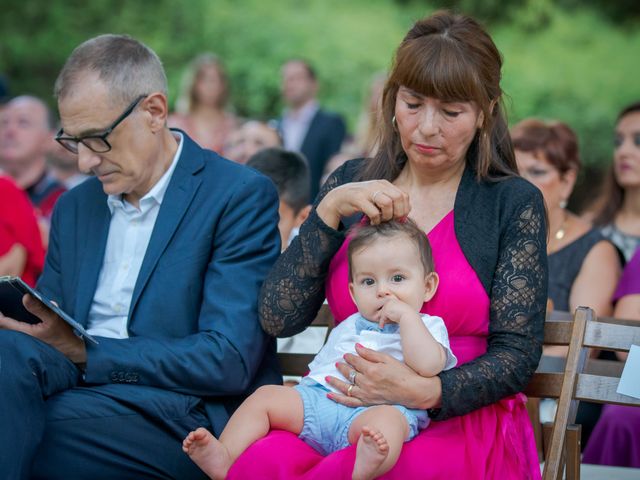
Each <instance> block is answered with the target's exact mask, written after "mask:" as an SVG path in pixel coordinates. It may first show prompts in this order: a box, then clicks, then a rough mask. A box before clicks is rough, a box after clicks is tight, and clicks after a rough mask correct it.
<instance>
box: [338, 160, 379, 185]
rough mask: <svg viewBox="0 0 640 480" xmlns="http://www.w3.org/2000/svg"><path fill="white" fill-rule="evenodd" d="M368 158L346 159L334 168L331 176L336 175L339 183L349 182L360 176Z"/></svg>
mask: <svg viewBox="0 0 640 480" xmlns="http://www.w3.org/2000/svg"><path fill="white" fill-rule="evenodd" d="M368 160H370V159H368V158H354V159H351V160H347V161H346V162H344V163H343V164H342V165H340V166H339V167H338V168H336V169H335V171H334V172H333V173H332V174H331V176H334V177H336V180H337V181H338V183H339V184H343V183H349V182H351V181H353V180H355V179H357V178H358V177H359V176H360V174H361V173H362V170H363V169H364V167H365V165H366V163H367V161H368Z"/></svg>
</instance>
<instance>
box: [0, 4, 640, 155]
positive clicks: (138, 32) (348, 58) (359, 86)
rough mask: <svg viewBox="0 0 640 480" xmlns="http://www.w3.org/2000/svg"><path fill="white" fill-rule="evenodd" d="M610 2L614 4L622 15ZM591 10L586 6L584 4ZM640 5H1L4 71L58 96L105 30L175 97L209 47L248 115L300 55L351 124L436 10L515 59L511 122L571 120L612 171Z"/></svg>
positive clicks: (275, 92) (639, 70) (633, 81)
mask: <svg viewBox="0 0 640 480" xmlns="http://www.w3.org/2000/svg"><path fill="white" fill-rule="evenodd" d="M612 3H613V5H612ZM585 5H586V6H585ZM639 5H640V2H637V1H635V0H633V1H632V0H619V1H618V2H609V1H605V0H584V1H580V2H579V1H577V0H559V1H558V2H552V1H551V0H511V1H505V0H484V1H482V2H477V1H473V0H449V1H441V2H437V1H436V0H432V1H431V2H425V1H418V0H415V1H412V0H404V1H402V0H396V1H390V0H349V1H345V0H306V1H305V0H272V1H270V0H189V1H179V0H137V1H135V2H132V1H125V0H108V1H107V0H92V1H90V2H87V1H86V0H82V1H81V0H67V1H63V0H49V1H47V2H45V1H44V0H3V1H2V6H3V7H2V15H1V17H0V72H2V73H4V75H6V76H7V77H8V78H9V79H10V84H11V91H12V93H13V94H14V95H17V94H22V93H33V94H36V95H39V96H42V97H44V98H46V99H47V100H49V101H50V102H51V104H52V105H53V103H54V102H53V98H52V97H51V90H52V85H53V81H54V80H55V77H56V74H57V72H58V71H59V69H60V68H61V66H62V63H63V62H64V59H65V58H66V56H67V55H68V54H69V53H70V52H71V50H72V49H73V47H74V46H76V45H77V44H78V43H80V42H81V41H83V40H85V39H87V38H89V37H91V36H94V35H97V34H100V33H107V32H111V33H129V34H131V35H133V36H135V37H137V38H139V39H141V40H142V41H144V42H145V43H147V44H148V45H149V46H151V47H152V48H153V49H155V50H156V51H157V52H158V54H159V55H160V57H161V58H162V59H163V61H164V63H165V67H166V69H167V73H168V76H169V82H170V87H171V97H172V101H173V100H175V98H176V94H177V90H178V87H179V84H180V77H181V74H182V71H183V68H184V66H185V65H186V64H187V63H188V61H189V60H190V59H191V58H193V57H194V56H195V55H196V54H198V53H199V52H202V51H212V52H215V53H216V54H218V55H219V56H220V57H221V58H222V60H223V61H224V63H225V64H226V67H227V70H228V72H229V75H230V78H231V83H232V104H233V106H234V108H235V109H236V111H237V112H238V113H239V114H240V115H243V116H247V117H257V118H272V117H275V116H277V115H278V112H279V110H280V108H281V104H280V103H279V102H280V99H279V67H280V65H281V63H282V62H283V61H284V60H285V59H287V58H290V57H303V58H306V59H308V60H310V61H311V62H312V63H313V64H314V65H315V66H316V68H317V70H318V73H319V76H320V82H321V99H322V102H323V103H324V104H325V105H326V106H327V107H329V108H331V109H334V110H337V111H339V112H341V113H343V114H344V115H345V116H346V117H347V119H348V121H349V125H350V126H351V127H352V130H353V127H354V126H355V122H356V120H357V117H358V115H359V113H360V110H361V108H362V103H363V100H364V97H365V96H366V90H367V86H368V82H369V80H370V79H371V77H372V76H373V75H374V74H375V73H376V72H379V71H381V70H385V69H386V68H387V67H388V66H389V64H390V61H391V56H392V54H393V51H394V49H395V47H396V46H397V45H398V43H399V42H400V40H401V39H402V37H403V35H404V33H405V32H406V31H407V29H408V28H409V27H410V25H411V24H412V22H413V21H415V20H417V19H418V18H420V17H422V16H424V15H425V14H428V13H431V12H432V11H434V10H436V9H437V8H441V7H453V8H456V9H459V10H462V11H464V12H466V13H470V14H472V15H475V16H477V17H478V18H479V19H481V20H482V21H483V22H484V23H485V24H486V25H487V27H488V29H489V31H490V32H491V34H492V35H493V37H494V40H495V41H496V44H497V45H498V47H499V48H500V50H501V51H502V53H503V55H504V57H505V67H504V79H503V87H504V90H505V92H506V93H507V95H508V102H507V105H508V110H509V119H510V122H511V123H513V122H515V121H518V120H520V119H522V118H524V117H527V116H537V117H542V118H555V119H559V120H563V121H565V122H567V123H569V124H570V125H571V126H572V127H574V128H575V129H576V131H577V132H578V134H579V136H580V140H581V148H582V157H583V161H584V162H585V163H586V164H588V165H592V166H595V165H604V164H607V163H608V162H609V160H610V157H611V138H612V127H613V122H614V120H615V116H616V113H617V111H618V110H619V109H620V107H621V106H623V105H624V104H626V103H629V102H631V101H634V100H638V99H640V90H639V89H638V79H639V78H640V62H638V61H637V58H638V52H640V30H639V29H638V28H637V27H638V26H639V24H640V22H639V21H638V18H640V16H639V9H640V6H639Z"/></svg>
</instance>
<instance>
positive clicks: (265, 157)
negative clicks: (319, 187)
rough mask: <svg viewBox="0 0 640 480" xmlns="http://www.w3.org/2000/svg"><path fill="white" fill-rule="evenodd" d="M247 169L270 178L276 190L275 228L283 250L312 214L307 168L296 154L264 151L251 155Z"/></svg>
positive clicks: (273, 150) (272, 150) (279, 150)
mask: <svg viewBox="0 0 640 480" xmlns="http://www.w3.org/2000/svg"><path fill="white" fill-rule="evenodd" d="M247 166H249V167H252V168H255V169H256V170H258V171H259V172H260V173H262V174H264V175H266V176H267V177H269V178H270V179H271V180H272V181H273V183H275V185H276V188H277V189H278V196H279V198H280V208H279V209H278V213H279V214H280V222H279V223H278V229H279V230H280V237H281V239H282V250H283V251H284V250H285V249H286V248H287V246H288V245H289V242H290V241H291V239H292V238H293V236H295V234H296V233H297V231H298V228H299V227H300V225H302V223H303V222H304V221H305V220H306V219H307V217H308V216H309V212H310V211H311V205H310V204H309V202H310V200H311V199H310V198H309V197H310V195H311V193H310V184H309V182H310V180H309V178H310V177H309V175H310V173H309V165H308V164H307V161H306V160H305V159H304V157H303V156H302V155H300V154H299V153H296V152H291V151H289V150H283V149H281V148H265V149H264V150H260V151H259V152H257V153H255V154H254V155H252V156H251V158H249V160H248V161H247Z"/></svg>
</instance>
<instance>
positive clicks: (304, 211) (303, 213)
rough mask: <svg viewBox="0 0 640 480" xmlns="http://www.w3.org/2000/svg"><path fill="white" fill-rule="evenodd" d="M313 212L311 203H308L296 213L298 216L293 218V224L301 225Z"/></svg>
mask: <svg viewBox="0 0 640 480" xmlns="http://www.w3.org/2000/svg"><path fill="white" fill-rule="evenodd" d="M310 213H311V205H307V206H306V207H304V208H301V209H300V211H299V212H298V213H297V214H296V218H295V219H294V220H293V226H294V227H299V226H300V225H302V224H303V223H304V221H305V220H306V219H307V218H308V217H309V214H310Z"/></svg>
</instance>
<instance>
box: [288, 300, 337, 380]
mask: <svg viewBox="0 0 640 480" xmlns="http://www.w3.org/2000/svg"><path fill="white" fill-rule="evenodd" d="M333 326H334V320H333V314H332V313H331V310H329V306H328V305H327V304H326V303H325V304H323V305H322V307H320V310H319V311H318V314H317V315H316V318H315V319H314V320H313V322H311V326H310V327H309V328H320V327H325V328H326V329H327V333H326V335H325V337H324V342H323V343H326V341H327V338H328V337H329V333H330V332H331V329H332V328H333ZM316 353H318V352H313V353H292V352H278V360H279V361H280V368H281V370H282V375H288V376H293V377H301V376H303V375H305V374H306V373H307V372H308V371H309V368H308V365H309V363H310V362H311V360H313V357H315V356H316Z"/></svg>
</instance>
